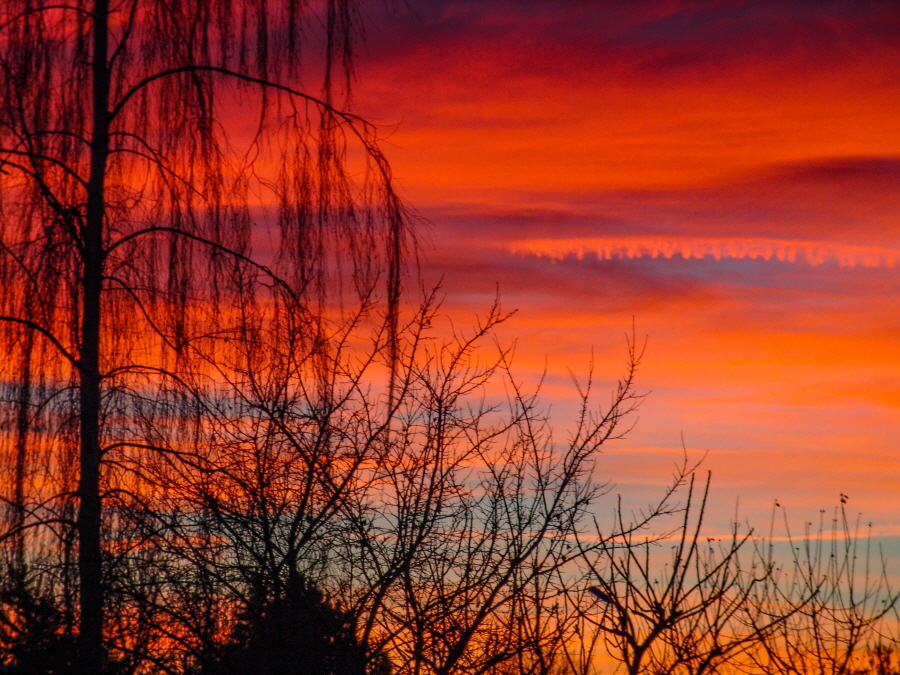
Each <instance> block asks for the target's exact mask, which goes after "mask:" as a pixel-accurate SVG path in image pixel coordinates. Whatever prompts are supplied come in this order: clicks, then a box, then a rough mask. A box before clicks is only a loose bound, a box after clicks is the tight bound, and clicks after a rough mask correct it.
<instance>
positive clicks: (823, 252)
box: [504, 237, 900, 267]
mask: <svg viewBox="0 0 900 675" xmlns="http://www.w3.org/2000/svg"><path fill="white" fill-rule="evenodd" d="M504 246H505V248H506V249H507V250H509V251H510V252H511V253H514V254H518V255H536V256H539V257H542V258H549V259H550V260H551V261H553V262H558V261H561V260H564V259H565V258H567V257H570V256H574V257H575V258H577V259H578V260H583V259H584V257H585V256H588V255H596V256H597V258H598V259H600V260H612V259H619V260H623V259H625V258H629V259H630V258H673V257H676V256H679V255H680V256H681V257H682V258H684V259H685V260H687V259H689V258H697V259H700V258H707V257H711V258H714V259H715V260H722V259H725V258H733V259H736V260H741V259H744V258H749V259H750V260H757V259H759V260H778V261H781V262H798V261H805V262H807V263H808V264H810V265H812V266H813V267H815V266H817V265H822V264H824V263H826V262H837V263H838V264H839V265H840V266H841V267H857V266H860V267H894V266H895V265H896V264H897V262H898V261H900V249H895V248H883V247H879V246H850V245H846V244H833V243H828V242H819V241H804V240H799V239H767V238H752V237H744V238H726V237H709V238H696V237H616V238H590V239H527V240H523V241H514V242H511V243H509V244H505V245H504Z"/></svg>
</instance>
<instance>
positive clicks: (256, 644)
mask: <svg viewBox="0 0 900 675" xmlns="http://www.w3.org/2000/svg"><path fill="white" fill-rule="evenodd" d="M218 652H219V653H218V655H217V657H215V658H212V659H209V661H208V662H207V663H206V664H204V665H203V666H202V667H201V668H200V669H199V670H198V671H197V673H198V675H255V674H257V673H259V674H260V675H262V674H263V673H265V674H266V675H301V674H303V675H365V674H366V662H367V654H366V645H365V644H363V643H362V642H360V641H359V640H358V639H357V636H356V622H355V621H354V617H353V616H352V614H351V613H349V612H345V611H341V610H340V609H338V608H336V607H333V606H332V605H331V604H329V603H328V602H327V601H326V599H325V597H324V595H323V594H322V592H321V591H319V589H318V588H316V586H315V585H314V584H312V583H310V582H309V581H307V580H306V579H304V578H303V577H300V576H295V577H294V578H293V579H292V580H291V581H290V582H289V583H288V585H287V587H286V588H284V589H282V591H281V592H279V593H278V594H277V595H275V596H274V597H273V596H272V595H271V594H269V593H267V592H265V591H259V592H258V593H257V594H256V595H255V597H254V598H253V600H252V601H251V602H250V603H249V604H248V605H247V607H245V608H244V610H243V611H242V613H241V615H240V617H239V618H238V620H237V622H236V625H235V627H234V630H233V631H232V635H231V639H230V640H229V641H228V642H227V643H225V644H224V645H222V646H221V647H220V648H219V650H218ZM378 661H380V663H377V665H376V667H375V668H374V669H372V670H370V671H368V672H369V673H370V674H371V675H388V674H389V673H390V667H389V665H388V662H387V659H386V658H384V657H382V658H381V659H378Z"/></svg>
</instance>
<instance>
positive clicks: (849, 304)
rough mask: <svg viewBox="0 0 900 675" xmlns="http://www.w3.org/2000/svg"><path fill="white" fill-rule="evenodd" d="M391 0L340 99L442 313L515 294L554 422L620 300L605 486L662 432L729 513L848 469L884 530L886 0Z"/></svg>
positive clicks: (888, 513) (896, 235) (894, 145)
mask: <svg viewBox="0 0 900 675" xmlns="http://www.w3.org/2000/svg"><path fill="white" fill-rule="evenodd" d="M410 4H411V5H412V11H410V10H409V9H408V8H406V9H404V8H394V9H392V10H390V11H387V10H385V9H384V8H383V4H382V3H380V2H378V3H373V7H372V8H371V12H370V14H369V17H370V20H369V24H368V35H367V39H366V43H365V45H364V47H363V49H362V53H361V58H360V61H359V84H358V87H357V89H356V109H357V110H358V111H359V112H360V113H362V114H364V115H365V116H367V117H369V118H371V119H374V120H375V121H377V122H378V123H380V124H381V125H383V127H384V133H385V135H386V136H387V137H388V140H387V144H386V151H387V154H388V156H389V158H390V160H391V162H392V164H393V167H394V169H395V172H396V175H397V177H398V179H399V183H400V186H401V189H402V192H403V194H404V195H405V197H406V199H407V200H408V201H409V202H410V203H411V204H412V205H413V206H414V207H415V208H417V209H418V210H419V212H420V213H421V214H422V215H424V216H425V217H426V218H427V219H428V220H429V221H430V225H428V226H426V227H425V229H424V231H423V235H422V237H421V243H422V250H423V260H424V266H423V272H424V275H425V276H426V278H428V279H436V278H439V277H441V276H442V277H443V279H444V287H445V289H446V292H447V298H448V299H447V307H448V309H449V310H450V311H451V312H453V313H454V314H456V313H458V312H463V313H465V312H468V313H470V314H472V315H474V314H475V313H476V312H478V311H482V312H483V311H484V310H485V309H486V307H487V305H488V304H489V303H490V300H491V298H492V297H493V294H494V292H495V290H496V289H497V288H498V287H499V290H500V293H501V295H502V300H503V303H504V306H506V307H509V308H518V310H519V312H518V314H517V316H516V317H515V318H514V319H513V320H512V321H511V322H510V324H509V325H508V326H507V327H506V328H505V330H504V332H503V335H504V338H506V339H513V338H515V339H517V340H518V342H517V345H518V347H517V361H516V363H517V369H518V371H519V372H520V373H521V374H522V376H523V378H526V379H528V378H535V377H537V375H538V374H539V373H540V371H541V370H542V369H543V368H544V366H545V364H546V367H547V369H548V375H547V379H546V384H545V389H544V391H545V398H546V400H547V401H548V402H549V403H552V404H553V410H554V415H555V418H556V419H557V420H558V421H557V426H558V428H560V429H561V430H562V429H564V428H565V427H566V424H567V419H568V415H567V413H568V412H569V411H570V410H571V401H572V398H573V396H574V395H575V390H574V387H573V386H572V384H571V380H570V376H569V374H568V371H567V369H571V370H572V371H574V372H575V373H584V372H586V370H587V365H588V361H589V360H590V355H591V350H592V349H593V350H594V353H595V354H596V360H597V366H598V369H599V370H600V373H601V376H602V377H603V378H605V380H604V381H606V382H608V381H609V379H610V378H612V377H613V376H614V375H616V374H617V373H618V371H619V370H620V368H621V364H622V362H623V360H624V357H625V343H624V337H623V336H624V334H625V332H626V331H628V330H629V328H630V325H631V320H632V317H634V320H635V323H636V326H637V332H638V333H639V334H640V335H645V334H646V335H647V336H648V339H649V342H648V348H647V353H646V358H645V361H644V367H643V368H642V371H641V376H640V385H641V387H642V388H643V389H644V390H649V391H652V393H651V394H650V396H649V397H648V399H647V400H646V403H645V404H644V406H643V408H642V411H641V414H640V420H639V422H638V424H637V426H636V428H635V429H634V431H633V432H632V434H631V435H630V436H629V438H628V440H626V441H622V442H620V443H618V444H617V445H616V446H615V447H614V448H611V450H610V452H609V453H608V454H607V455H606V456H605V458H604V459H603V461H602V462H601V465H600V469H601V471H602V472H603V475H604V476H605V477H608V478H609V479H611V480H613V481H614V482H615V483H616V484H617V486H618V487H617V489H618V490H620V491H623V492H625V493H626V494H633V495H643V494H645V490H646V489H647V486H648V485H651V486H652V485H659V484H660V483H661V482H662V481H663V480H665V477H666V476H667V475H668V473H669V471H670V467H671V462H672V461H674V460H676V459H677V458H678V457H679V453H680V447H681V442H682V441H681V439H682V434H683V436H684V442H685V444H686V445H687V447H688V448H689V449H690V450H691V451H692V452H693V453H694V455H695V456H698V457H699V456H700V454H702V452H705V451H708V452H709V455H708V457H707V460H706V466H707V467H708V468H711V469H712V470H713V472H714V481H715V483H714V484H715V486H716V492H715V498H716V500H717V505H718V506H717V508H719V509H720V510H721V511H722V513H725V512H727V513H729V514H730V513H733V509H734V501H735V498H736V497H738V496H740V499H741V512H742V514H744V515H745V516H747V517H749V518H750V519H751V520H759V519H760V518H765V517H766V516H767V514H768V513H769V512H770V509H771V505H772V502H773V500H774V499H778V500H779V501H780V502H781V503H782V504H786V505H787V506H788V507H789V509H790V510H791V511H790V512H791V513H793V514H795V515H797V517H799V518H808V517H809V516H811V515H813V514H817V511H818V509H819V508H828V507H831V506H832V505H834V504H835V503H836V502H837V499H838V494H839V493H841V492H843V493H847V494H849V495H850V506H852V507H853V510H859V511H862V512H863V513H864V515H865V518H866V519H867V520H873V521H874V522H875V524H876V527H877V528H879V531H881V532H884V533H900V508H898V504H900V499H898V498H897V496H896V495H897V494H900V349H898V340H900V189H898V188H900V4H897V3H896V2H865V1H864V0H854V2H825V1H821V2H811V1H809V2H787V1H784V0H780V1H777V2H739V1H737V0H731V1H725V0H722V1H713V0H704V1H702V2H700V1H698V2H686V1H679V2H675V1H671V2H667V1H644V2H631V1H627V2H612V1H608V2H607V1H604V2H599V1H598V2H588V1H575V0H571V1H559V0H555V1H551V0H544V1H538V0H516V1H509V2H503V1H499V0H477V1H471V2H462V1H453V0H446V1H437V0H433V1H419V0H416V1H415V2H412V3H410ZM673 251H678V252H677V253H675V254H674V255H673ZM791 251H794V254H793V255H792V254H791ZM598 252H599V255H598ZM620 256H621V259H620ZM685 256H687V257H685ZM607 258H609V259H607ZM792 258H793V260H792ZM629 490H631V491H632V492H631V493H629ZM639 498H640V497H635V499H639Z"/></svg>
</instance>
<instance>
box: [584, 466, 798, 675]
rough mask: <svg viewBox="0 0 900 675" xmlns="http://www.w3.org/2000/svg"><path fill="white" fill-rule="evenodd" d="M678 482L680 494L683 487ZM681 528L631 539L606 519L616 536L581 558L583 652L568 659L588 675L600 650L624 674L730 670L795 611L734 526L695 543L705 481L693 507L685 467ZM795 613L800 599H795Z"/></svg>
mask: <svg viewBox="0 0 900 675" xmlns="http://www.w3.org/2000/svg"><path fill="white" fill-rule="evenodd" d="M685 481H686V484H685ZM681 484H685V487H686V489H687V495H686V500H685V503H684V506H683V508H682V510H681V522H680V524H679V525H678V526H677V527H676V528H675V529H674V530H673V531H672V532H670V533H662V534H659V533H657V534H651V533H650V532H648V531H647V530H646V529H644V530H643V531H641V530H635V529H634V528H633V527H631V526H629V525H628V522H627V521H626V520H625V516H624V514H623V510H622V508H621V507H619V509H618V511H617V513H616V526H615V528H614V529H613V530H612V532H611V533H610V534H607V535H605V536H604V535H603V534H601V532H600V530H599V528H598V529H597V533H596V534H597V536H598V537H600V538H601V539H602V543H601V545H600V546H599V547H598V548H597V550H596V552H595V553H593V554H589V555H587V556H586V558H585V560H586V562H587V563H588V566H589V570H590V576H591V578H592V582H591V583H592V585H591V586H590V587H589V588H588V592H586V593H584V594H583V595H582V600H581V611H582V619H581V623H580V626H579V630H578V631H577V632H578V634H579V636H580V642H581V644H582V645H584V646H585V649H584V651H583V652H581V653H580V654H578V655H576V657H577V658H570V666H571V668H572V669H573V670H575V671H576V672H589V671H590V670H591V669H592V668H593V667H594V666H595V665H596V664H595V663H594V661H595V660H596V659H597V658H598V656H600V653H601V648H605V651H606V652H607V653H608V654H609V656H611V657H612V658H613V659H614V660H615V661H618V662H620V663H621V664H622V665H623V666H624V667H625V669H626V671H627V672H628V673H629V675H637V674H638V673H653V674H654V675H657V674H659V675H663V674H666V675H668V674H675V673H683V674H684V675H702V674H704V673H714V672H719V670H720V669H721V668H722V667H723V666H725V665H726V664H727V665H728V667H737V666H738V665H739V664H740V663H741V661H742V659H744V655H745V654H746V653H747V652H748V651H750V650H753V649H755V648H757V647H758V645H759V644H760V643H761V642H762V641H763V640H765V639H766V638H768V637H769V636H770V635H771V634H772V633H774V631H775V630H776V629H777V628H778V627H779V626H782V625H783V624H784V623H785V622H786V621H787V620H788V618H789V617H790V616H792V615H793V613H794V612H796V611H799V610H798V607H785V605H784V603H783V602H782V601H783V596H782V595H781V592H780V591H781V589H780V588H779V586H778V584H777V583H776V578H775V577H776V575H777V571H778V567H777V563H776V562H775V561H774V560H772V559H771V557H767V556H765V555H764V551H760V549H759V548H757V547H756V546H755V545H754V544H755V543H756V542H755V541H754V540H753V539H751V537H752V531H751V530H749V528H747V529H745V531H744V532H743V533H741V532H740V528H739V526H738V525H737V524H734V525H733V526H732V531H731V533H730V535H729V536H727V537H724V538H721V537H706V536H704V535H703V523H704V515H705V512H706V506H707V498H708V494H709V474H707V478H706V482H705V484H704V486H703V488H702V490H703V491H702V495H701V497H700V499H699V504H698V503H697V499H696V496H695V494H694V474H693V471H692V470H691V469H690V467H689V466H688V465H687V464H686V463H685V464H682V465H681V466H680V467H679V468H678V470H677V471H676V477H675V482H674V485H675V486H679V485H681ZM797 600H798V602H799V605H800V606H802V605H803V603H804V602H805V601H806V600H808V596H803V595H800V596H798V597H797Z"/></svg>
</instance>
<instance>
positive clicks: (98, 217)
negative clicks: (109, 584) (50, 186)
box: [77, 0, 110, 675]
mask: <svg viewBox="0 0 900 675" xmlns="http://www.w3.org/2000/svg"><path fill="white" fill-rule="evenodd" d="M108 14H109V0H97V2H96V3H95V4H94V12H93V30H94V34H93V62H92V64H91V68H92V79H93V82H92V96H93V120H92V123H93V133H92V136H91V169H90V171H91V173H90V180H89V183H88V200H87V214H86V218H85V223H84V229H83V243H84V253H83V277H82V293H83V295H82V324H81V350H80V362H79V375H80V389H79V395H80V410H79V413H80V423H81V424H80V439H79V440H80V445H81V448H80V458H79V459H80V469H81V475H80V478H79V483H78V500H79V504H78V521H77V527H78V581H79V592H80V604H81V606H80V615H81V617H80V628H79V634H78V658H79V667H80V669H81V671H82V672H83V673H85V675H88V674H89V673H90V675H98V674H99V673H101V672H102V670H103V661H104V658H103V657H104V649H103V579H102V559H101V547H100V522H101V499H100V326H101V320H100V319H101V304H100V294H101V291H102V283H103V218H104V207H105V197H104V179H105V174H106V163H107V159H108V155H109V90H110V87H109V69H108V65H107V43H108V37H107V21H108Z"/></svg>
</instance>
